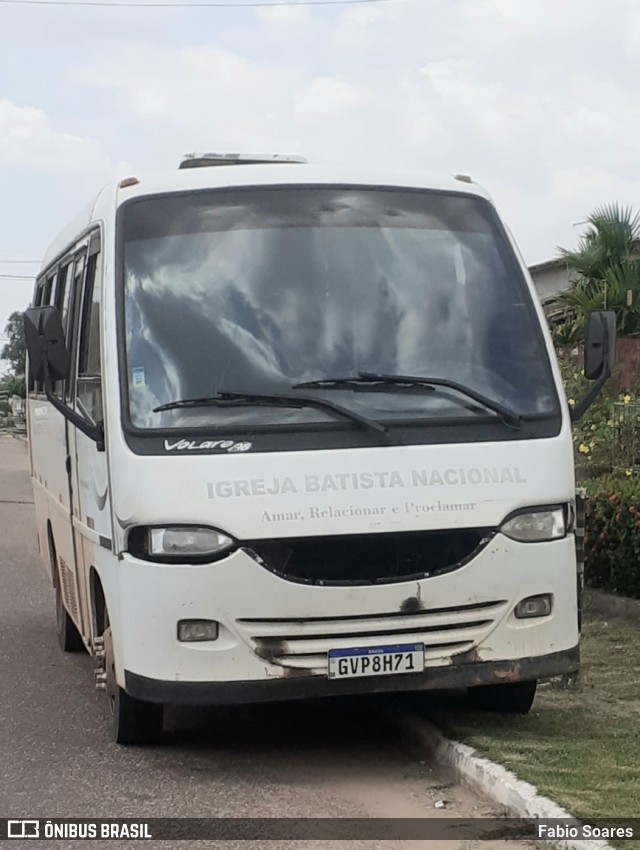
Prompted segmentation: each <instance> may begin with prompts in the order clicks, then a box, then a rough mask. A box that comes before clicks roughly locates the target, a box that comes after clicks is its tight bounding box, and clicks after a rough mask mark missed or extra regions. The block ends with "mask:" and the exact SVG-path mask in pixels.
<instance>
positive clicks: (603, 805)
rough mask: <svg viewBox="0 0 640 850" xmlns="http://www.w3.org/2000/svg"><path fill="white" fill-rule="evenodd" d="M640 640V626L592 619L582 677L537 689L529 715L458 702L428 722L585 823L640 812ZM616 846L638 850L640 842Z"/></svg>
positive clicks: (437, 711) (585, 631)
mask: <svg viewBox="0 0 640 850" xmlns="http://www.w3.org/2000/svg"><path fill="white" fill-rule="evenodd" d="M639 641H640V623H639V624H636V623H633V622H628V621H625V620H621V619H607V620H604V619H589V620H588V621H587V622H586V623H585V625H584V629H583V636H582V645H581V652H582V664H581V673H580V677H579V682H578V683H576V684H574V685H572V686H571V687H570V688H563V689H560V688H559V687H557V686H556V687H554V685H553V684H549V685H546V686H541V687H540V688H539V689H538V695H537V696H536V700H535V703H534V705H533V708H532V710H531V713H530V714H528V715H526V716H518V715H510V716H505V715H497V714H489V713H487V714H479V713H478V712H477V711H472V710H471V709H470V708H468V707H467V706H466V705H465V704H464V703H460V704H457V705H456V706H454V707H452V706H450V705H443V706H440V707H439V708H436V709H435V713H434V715H433V719H434V721H435V722H436V723H437V724H438V726H439V727H440V728H441V729H442V730H443V731H444V732H445V734H447V735H448V736H449V737H450V738H453V739H454V740H458V741H463V742H464V743H465V744H469V745H470V746H472V747H474V748H475V749H476V750H478V752H479V753H480V754H481V755H484V756H486V757H487V758H490V759H491V760H493V761H496V762H499V763H500V764H502V765H503V766H504V767H506V768H507V769H508V770H512V771H513V772H514V773H515V774H516V775H517V776H518V777H519V778H520V779H524V780H525V781H526V782H530V783H532V784H533V785H535V786H536V787H537V788H538V789H539V791H540V793H541V794H543V795H545V796H547V797H550V798H551V799H552V800H555V802H556V803H558V804H559V805H561V806H563V807H564V808H565V809H567V810H568V811H569V812H571V814H573V815H575V816H576V817H578V818H580V819H582V820H585V821H588V820H590V819H594V818H609V819H611V818H629V817H634V816H637V814H638V811H640V653H639V652H638V642H639ZM611 843H612V844H615V843H616V842H615V841H612V842H611ZM620 846H621V847H622V846H624V848H626V850H640V840H634V841H624V842H621V844H620Z"/></svg>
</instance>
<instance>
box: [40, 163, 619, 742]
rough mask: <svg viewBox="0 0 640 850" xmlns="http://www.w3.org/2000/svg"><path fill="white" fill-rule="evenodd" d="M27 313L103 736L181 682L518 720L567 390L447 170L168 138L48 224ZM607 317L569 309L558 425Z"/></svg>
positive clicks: (44, 463) (529, 293)
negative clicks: (171, 144) (572, 365)
mask: <svg viewBox="0 0 640 850" xmlns="http://www.w3.org/2000/svg"><path fill="white" fill-rule="evenodd" d="M25 332H26V340H27V348H28V358H29V389H28V405H27V408H28V435H29V453H30V468H31V476H32V480H33V487H34V492H35V506H36V516H37V529H38V541H39V546H40V552H41V555H42V560H43V563H44V564H45V567H46V570H47V572H48V574H49V575H50V577H51V580H52V583H53V586H54V589H55V600H56V611H57V628H58V637H59V640H60V643H61V645H62V648H63V649H64V650H67V651H75V650H84V649H86V650H88V651H89V652H90V653H91V654H92V656H93V658H94V661H95V669H96V674H95V675H96V685H97V687H98V688H99V689H101V690H104V691H105V693H106V697H107V699H108V704H109V706H110V710H111V717H112V729H113V737H114V739H115V740H116V741H118V742H119V743H124V744H126V743H129V744H136V743H138V744H139V743H147V742H150V741H153V740H156V739H157V738H158V736H159V735H160V733H161V731H162V722H163V706H165V705H175V704H183V705H184V704H187V705H214V704H235V703H247V702H260V701H266V700H289V699H305V698H311V697H329V696H332V695H339V694H357V693H376V692H400V691H422V692H426V691H431V690H435V689H443V688H446V689H449V688H466V689H468V690H469V694H470V695H471V697H472V698H474V699H475V701H476V702H477V703H480V704H482V705H484V706H489V707H492V708H494V709H497V710H502V711H510V712H526V711H527V710H528V709H529V707H530V706H531V703H532V700H533V698H534V693H535V689H536V683H537V681H538V680H539V679H541V678H543V677H551V676H556V675H562V674H570V673H572V672H574V671H575V670H576V669H577V666H578V643H579V614H578V596H579V584H580V582H579V578H580V577H579V574H578V571H577V565H576V550H575V533H574V531H575V529H574V520H575V491H574V470H573V451H572V439H571V413H572V411H570V409H569V407H568V405H567V402H566V399H565V397H564V393H563V389H562V384H561V379H560V374H559V371H558V367H557V364H556V361H555V357H554V352H553V347H552V344H551V340H550V336H549V333H548V331H547V328H546V324H545V319H544V314H543V312H542V309H541V307H540V304H539V303H538V301H537V298H536V294H535V290H534V288H533V285H532V283H531V280H530V278H529V276H528V273H527V270H526V267H525V266H524V264H523V262H522V260H521V258H520V256H519V254H518V252H517V249H516V248H515V246H514V244H513V241H512V238H511V236H510V235H509V232H508V231H507V229H506V228H505V226H504V225H503V224H502V223H501V220H500V218H499V216H498V214H497V212H496V210H495V208H494V206H493V204H492V202H491V200H490V198H489V196H488V195H487V193H486V192H485V191H484V190H483V189H482V188H480V187H479V186H478V185H476V184H475V183H474V182H472V181H471V180H470V178H468V177H466V176H463V175H457V176H455V177H448V176H444V177H442V176H434V175H430V174H426V175H425V174H415V173H403V172H398V171H395V170H390V169H384V170H382V171H377V172H361V173H360V172H356V171H355V170H354V169H352V168H343V169H340V168H324V169H322V168H316V167H314V166H312V165H309V164H308V163H306V162H305V161H304V160H303V159H301V158H300V157H288V156H280V155H273V156H267V155H265V156H258V155H256V156H241V155H215V154H203V155H190V156H189V157H188V158H186V159H185V160H183V162H182V163H181V167H180V168H178V169H176V170H175V172H171V173H159V174H145V175H143V174H140V175H137V176H132V177H128V178H127V179H123V180H120V181H118V182H115V183H113V184H111V185H108V186H107V187H105V188H104V189H103V190H102V191H101V192H100V193H99V194H98V196H97V198H96V199H95V200H94V201H93V202H92V203H91V205H90V206H89V207H87V208H86V209H85V210H84V212H82V213H81V214H80V215H79V216H78V217H77V218H75V219H74V220H73V222H72V223H71V224H70V225H69V226H68V227H67V228H66V229H64V230H63V231H62V233H61V234H60V236H59V237H58V238H57V239H56V240H55V241H54V243H53V244H52V246H51V247H50V249H49V250H48V252H47V254H46V257H45V259H44V263H43V266H42V271H41V273H40V275H39V277H38V279H37V284H36V287H35V295H34V301H33V306H32V307H31V308H30V309H29V310H28V311H27V312H26V314H25ZM614 335H615V327H614V323H613V322H612V316H611V314H609V313H602V312H600V313H594V314H592V316H591V317H590V320H589V322H588V327H587V334H586V343H585V373H586V375H587V377H588V378H591V379H594V381H595V382H594V384H593V388H592V390H591V391H590V392H589V394H588V395H587V396H586V397H585V399H583V400H582V401H581V402H580V404H578V405H577V407H576V408H574V410H573V415H574V418H575V416H578V415H580V413H582V412H583V410H584V409H585V408H586V407H587V406H588V404H589V403H590V401H591V400H592V399H593V397H594V396H595V394H596V393H597V392H598V390H599V388H600V387H601V386H602V384H603V383H604V381H605V380H606V378H607V377H608V375H609V373H610V362H611V357H612V354H611V352H612V345H613V341H614ZM424 698H425V699H427V698H428V695H427V694H426V693H425V697H424Z"/></svg>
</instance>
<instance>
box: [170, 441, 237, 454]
mask: <svg viewBox="0 0 640 850" xmlns="http://www.w3.org/2000/svg"><path fill="white" fill-rule="evenodd" d="M252 446H253V443H236V441H235V440H165V441H164V450H165V451H166V452H248V451H251V448H252Z"/></svg>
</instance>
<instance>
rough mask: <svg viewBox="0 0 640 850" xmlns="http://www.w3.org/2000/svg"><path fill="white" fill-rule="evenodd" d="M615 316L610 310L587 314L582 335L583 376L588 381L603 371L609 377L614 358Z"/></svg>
mask: <svg viewBox="0 0 640 850" xmlns="http://www.w3.org/2000/svg"><path fill="white" fill-rule="evenodd" d="M615 345H616V314H615V313H614V312H613V311H612V310H598V311H597V312H595V313H589V315H588V316H587V324H586V326H585V333H584V376H585V378H588V379H589V380H590V381H594V380H596V379H597V378H599V377H600V374H601V372H602V371H603V370H605V371H606V372H607V378H608V377H609V376H610V375H611V372H612V368H613V361H614V358H615Z"/></svg>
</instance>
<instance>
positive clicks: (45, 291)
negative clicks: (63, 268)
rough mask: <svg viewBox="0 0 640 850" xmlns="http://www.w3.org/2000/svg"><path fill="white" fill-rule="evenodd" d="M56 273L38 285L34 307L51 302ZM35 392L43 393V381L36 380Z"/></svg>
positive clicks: (43, 305) (44, 305)
mask: <svg viewBox="0 0 640 850" xmlns="http://www.w3.org/2000/svg"><path fill="white" fill-rule="evenodd" d="M55 279H56V274H55V272H53V273H52V274H49V275H48V277H46V278H45V279H44V280H43V281H42V283H41V284H40V283H39V285H38V292H37V294H36V298H35V305H34V306H36V307H48V306H49V305H50V304H53V303H54V301H53V290H54V284H55ZM33 389H34V390H35V392H37V393H44V381H37V382H36V383H35V385H34V387H33Z"/></svg>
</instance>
